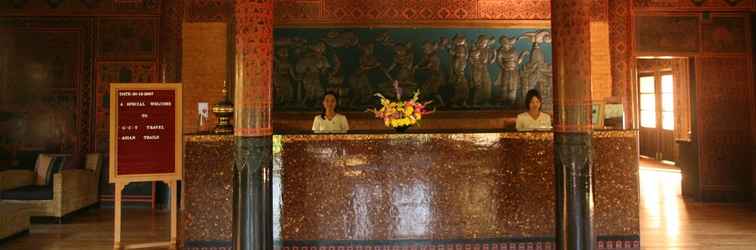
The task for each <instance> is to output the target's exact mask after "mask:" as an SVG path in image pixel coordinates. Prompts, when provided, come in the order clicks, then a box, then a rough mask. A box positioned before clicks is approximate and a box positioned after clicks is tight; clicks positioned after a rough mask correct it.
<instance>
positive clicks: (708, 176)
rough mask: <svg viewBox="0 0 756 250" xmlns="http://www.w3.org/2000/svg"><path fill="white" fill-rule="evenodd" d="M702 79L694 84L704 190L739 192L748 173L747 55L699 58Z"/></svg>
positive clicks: (747, 181)
mask: <svg viewBox="0 0 756 250" xmlns="http://www.w3.org/2000/svg"><path fill="white" fill-rule="evenodd" d="M699 65H700V67H701V81H699V82H698V83H697V88H696V89H697V105H696V108H697V111H698V113H697V119H698V135H699V145H700V147H701V150H700V154H701V155H700V156H699V159H700V178H701V185H702V188H703V190H704V192H705V193H706V192H707V190H708V191H714V192H728V193H738V192H742V190H747V187H745V185H747V183H749V180H748V179H749V178H750V176H746V175H743V174H742V173H745V172H747V171H748V170H747V168H748V167H750V165H749V164H750V161H751V159H749V158H750V152H749V151H748V150H749V145H750V143H751V137H750V136H749V133H750V130H751V126H753V125H752V124H751V120H750V109H749V108H748V107H750V105H752V103H753V102H752V101H751V98H753V97H752V96H751V93H749V91H744V90H749V89H751V88H750V87H749V84H751V81H750V77H749V75H748V74H749V72H750V71H749V69H748V66H749V64H748V58H747V57H745V56H738V57H707V58H701V59H700V64H699Z"/></svg>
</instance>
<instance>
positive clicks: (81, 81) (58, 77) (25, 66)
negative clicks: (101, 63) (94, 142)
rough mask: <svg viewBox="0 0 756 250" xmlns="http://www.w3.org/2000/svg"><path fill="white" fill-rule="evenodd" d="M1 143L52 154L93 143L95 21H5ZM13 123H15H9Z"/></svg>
mask: <svg viewBox="0 0 756 250" xmlns="http://www.w3.org/2000/svg"><path fill="white" fill-rule="evenodd" d="M0 29H2V30H3V33H2V34H0V43H2V45H3V46H2V48H0V62H1V63H0V66H1V67H2V68H0V72H4V74H3V75H2V76H0V88H2V90H3V92H4V93H3V94H2V95H0V96H2V98H0V127H2V128H0V129H3V131H10V132H9V133H3V134H2V135H1V136H0V143H3V144H16V145H18V146H19V147H25V148H37V149H44V150H49V151H50V152H67V153H74V152H85V151H87V150H88V148H89V146H90V140H91V137H90V133H89V131H90V129H91V127H90V125H91V124H92V123H91V121H90V118H91V115H90V108H91V106H90V105H91V96H90V95H91V93H92V92H91V91H90V90H91V89H90V88H91V86H92V84H91V78H90V77H88V75H91V73H92V71H91V64H90V62H91V59H90V58H91V56H92V54H91V51H92V43H91V40H89V39H87V38H88V37H90V36H91V34H92V25H91V22H89V21H88V20H86V19H76V18H70V19H58V18H55V19H29V18H2V19H0ZM8 126H10V127H8Z"/></svg>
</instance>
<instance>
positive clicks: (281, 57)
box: [273, 47, 296, 106]
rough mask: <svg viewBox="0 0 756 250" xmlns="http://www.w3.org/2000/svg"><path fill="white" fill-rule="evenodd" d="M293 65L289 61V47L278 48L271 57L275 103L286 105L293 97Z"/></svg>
mask: <svg viewBox="0 0 756 250" xmlns="http://www.w3.org/2000/svg"><path fill="white" fill-rule="evenodd" d="M295 92H296V91H295V87H294V67H292V65H291V63H289V49H288V48H285V47H283V48H278V49H277V50H276V57H275V58H274V59H273V97H274V98H275V99H274V103H275V104H276V105H282V106H286V105H287V104H289V103H291V102H292V101H293V100H294V98H295V95H296V94H295Z"/></svg>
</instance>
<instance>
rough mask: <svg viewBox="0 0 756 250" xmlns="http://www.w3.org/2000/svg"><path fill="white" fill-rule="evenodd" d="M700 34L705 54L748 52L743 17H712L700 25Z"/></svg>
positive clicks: (746, 33) (744, 19)
mask: <svg viewBox="0 0 756 250" xmlns="http://www.w3.org/2000/svg"><path fill="white" fill-rule="evenodd" d="M701 32H702V34H701V36H702V37H703V39H702V43H703V50H704V51H705V52H727V53H745V52H746V51H747V50H748V39H747V38H746V36H747V35H748V32H747V30H746V18H745V17H738V16H730V17H727V16H719V17H713V18H712V19H711V20H710V21H707V22H702V23H701Z"/></svg>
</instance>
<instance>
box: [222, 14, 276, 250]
mask: <svg viewBox="0 0 756 250" xmlns="http://www.w3.org/2000/svg"><path fill="white" fill-rule="evenodd" d="M233 5H234V6H233V11H232V13H233V16H234V18H232V19H230V20H232V22H233V23H232V24H231V25H233V27H234V29H233V41H234V42H233V46H234V48H233V51H235V55H234V56H235V63H234V69H233V70H234V86H235V88H234V108H235V117H234V127H235V128H234V136H235V138H236V139H235V140H236V142H235V143H236V156H235V157H236V158H235V166H234V167H235V171H234V225H233V234H234V236H233V239H234V249H237V250H272V249H273V217H272V212H273V208H272V199H271V198H272V184H271V179H272V174H271V173H272V165H271V164H272V163H271V154H272V151H271V150H272V148H271V143H272V138H271V136H272V129H271V122H270V118H271V117H270V116H271V81H272V79H271V77H272V74H271V72H272V69H273V0H255V1H248V0H237V1H234V2H233Z"/></svg>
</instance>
